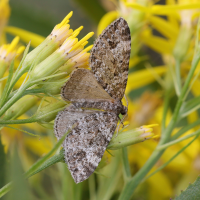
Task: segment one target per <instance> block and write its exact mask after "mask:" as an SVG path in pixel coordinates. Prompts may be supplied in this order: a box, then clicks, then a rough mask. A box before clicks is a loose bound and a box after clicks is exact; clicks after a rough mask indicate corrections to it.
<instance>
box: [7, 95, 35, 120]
mask: <svg viewBox="0 0 200 200" xmlns="http://www.w3.org/2000/svg"><path fill="white" fill-rule="evenodd" d="M36 103H37V97H35V96H32V95H27V96H24V97H22V98H21V99H19V100H18V101H17V102H16V103H15V104H14V105H13V106H11V107H10V108H9V109H8V110H7V112H6V113H5V116H4V118H3V119H4V120H9V119H16V118H18V117H19V116H21V115H22V114H24V113H26V112H27V111H28V110H29V109H31V108H32V107H33V106H35V105H36Z"/></svg>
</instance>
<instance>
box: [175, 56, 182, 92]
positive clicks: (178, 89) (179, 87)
mask: <svg viewBox="0 0 200 200" xmlns="http://www.w3.org/2000/svg"><path fill="white" fill-rule="evenodd" d="M175 70H176V81H177V95H178V96H179V95H180V93H181V74H180V61H179V60H178V59H176V66H175Z"/></svg>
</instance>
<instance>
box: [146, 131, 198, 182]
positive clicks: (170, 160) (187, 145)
mask: <svg viewBox="0 0 200 200" xmlns="http://www.w3.org/2000/svg"><path fill="white" fill-rule="evenodd" d="M198 137H199V135H196V137H194V138H193V139H192V140H191V141H190V142H189V143H188V144H186V145H185V146H184V147H183V148H182V149H181V150H180V151H178V152H177V153H176V154H175V155H174V156H173V157H172V158H170V159H169V160H168V161H167V162H166V163H165V164H163V165H162V166H160V167H159V168H158V169H156V170H155V171H154V172H152V173H151V174H149V175H148V176H147V177H146V178H145V179H144V180H143V182H144V181H145V180H147V179H148V178H150V177H151V176H153V175H154V174H156V173H157V172H158V171H160V170H162V169H163V168H164V167H166V166H167V165H168V164H169V163H170V162H172V161H173V160H174V159H175V158H176V157H177V156H178V155H179V154H180V153H182V152H183V151H184V150H185V149H186V148H187V147H189V146H190V145H191V144H192V143H193V142H194V141H195V140H196V139H197V138H198Z"/></svg>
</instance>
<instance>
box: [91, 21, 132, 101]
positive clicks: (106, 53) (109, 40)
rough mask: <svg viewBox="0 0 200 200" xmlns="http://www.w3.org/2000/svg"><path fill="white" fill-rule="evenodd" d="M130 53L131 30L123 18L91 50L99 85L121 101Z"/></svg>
mask: <svg viewBox="0 0 200 200" xmlns="http://www.w3.org/2000/svg"><path fill="white" fill-rule="evenodd" d="M130 51H131V35H130V29H129V27H128V24H127V22H126V21H125V20H124V19H123V18H119V19H117V20H116V21H114V22H113V23H112V24H110V25H109V26H108V27H107V28H106V29H105V30H104V31H103V32H102V34H101V35H100V36H99V37H98V38H97V40H96V41H95V43H94V46H93V48H92V50H91V53H90V67H91V69H92V71H93V72H94V75H95V77H96V79H97V81H98V82H99V84H100V85H101V86H102V87H103V88H104V89H105V91H107V92H108V94H109V95H110V96H111V97H112V98H114V99H118V100H121V99H122V98H123V96H124V92H125V89H126V84H127V79H128V68H129V58H130Z"/></svg>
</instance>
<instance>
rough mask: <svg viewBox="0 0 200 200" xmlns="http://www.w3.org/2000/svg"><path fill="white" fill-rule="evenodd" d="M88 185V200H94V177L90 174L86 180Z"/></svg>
mask: <svg viewBox="0 0 200 200" xmlns="http://www.w3.org/2000/svg"><path fill="white" fill-rule="evenodd" d="M88 183H89V193H90V200H96V188H95V187H96V184H95V175H94V174H92V175H91V176H90V178H89V179H88Z"/></svg>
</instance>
